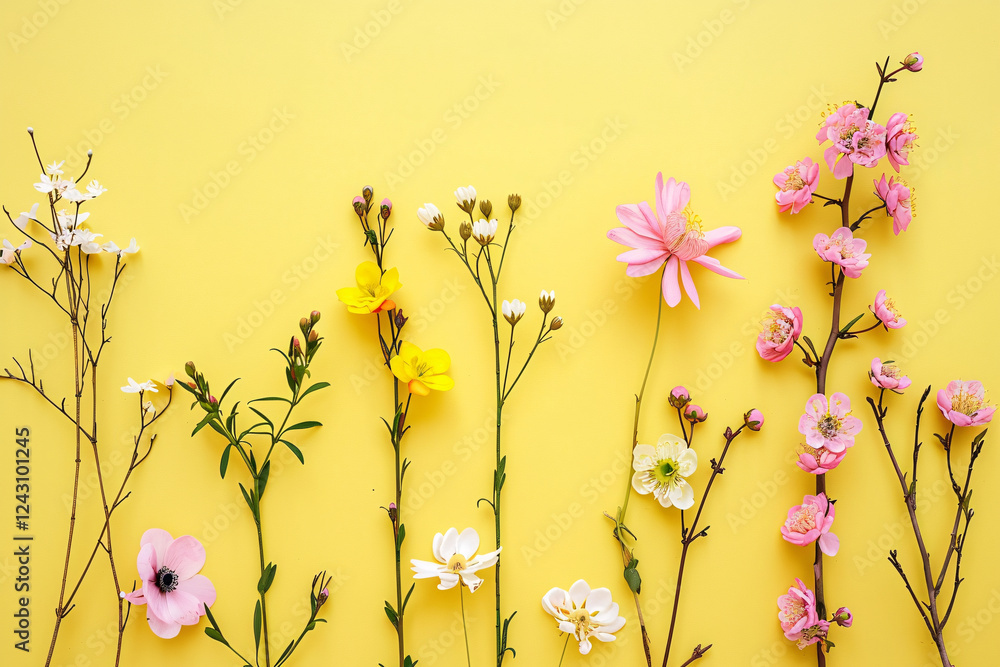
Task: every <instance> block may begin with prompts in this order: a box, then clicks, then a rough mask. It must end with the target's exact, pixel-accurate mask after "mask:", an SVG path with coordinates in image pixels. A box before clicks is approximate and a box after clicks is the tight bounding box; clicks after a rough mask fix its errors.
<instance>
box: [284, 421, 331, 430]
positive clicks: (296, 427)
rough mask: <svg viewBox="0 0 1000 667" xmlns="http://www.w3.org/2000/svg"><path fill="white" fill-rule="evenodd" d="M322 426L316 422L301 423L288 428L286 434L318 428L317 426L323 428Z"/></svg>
mask: <svg viewBox="0 0 1000 667" xmlns="http://www.w3.org/2000/svg"><path fill="white" fill-rule="evenodd" d="M322 425H323V424H322V423H321V422H316V421H308V422H299V423H298V424H292V425H291V426H289V427H288V428H286V429H285V431H284V432H285V433H287V432H288V431H301V430H303V429H307V428H316V427H317V426H322Z"/></svg>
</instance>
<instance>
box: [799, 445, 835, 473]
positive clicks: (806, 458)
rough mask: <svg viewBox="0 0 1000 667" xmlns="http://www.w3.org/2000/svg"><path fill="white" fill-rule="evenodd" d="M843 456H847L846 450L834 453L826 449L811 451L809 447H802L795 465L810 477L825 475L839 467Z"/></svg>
mask: <svg viewBox="0 0 1000 667" xmlns="http://www.w3.org/2000/svg"><path fill="white" fill-rule="evenodd" d="M845 456H847V450H846V449H845V450H844V451H842V452H837V453H834V452H831V451H830V450H828V449H813V448H812V447H810V446H809V445H803V446H802V452H801V453H800V454H799V460H798V461H796V462H795V465H797V466H798V467H799V468H801V469H802V470H803V471H805V472H807V473H810V474H812V475H825V474H826V473H828V472H830V471H831V470H833V469H834V468H836V467H837V466H839V465H840V462H841V461H843V460H844V457H845Z"/></svg>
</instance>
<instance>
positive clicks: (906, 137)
mask: <svg viewBox="0 0 1000 667" xmlns="http://www.w3.org/2000/svg"><path fill="white" fill-rule="evenodd" d="M885 137H886V139H885V154H886V157H888V158H889V164H891V165H892V168H893V169H895V170H896V172H897V173H898V172H899V167H900V165H908V164H910V162H909V160H908V159H907V156H909V154H910V151H911V150H912V149H913V142H914V141H916V140H917V135H916V134H915V133H914V132H913V123H911V122H910V117H909V116H908V115H907V114H905V113H894V114H892V115H891V116H889V122H888V123H886V124H885Z"/></svg>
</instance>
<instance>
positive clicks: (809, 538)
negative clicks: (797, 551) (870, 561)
mask: <svg viewBox="0 0 1000 667" xmlns="http://www.w3.org/2000/svg"><path fill="white" fill-rule="evenodd" d="M835 513H836V511H835V510H834V507H833V504H832V503H830V501H829V500H827V498H826V494H825V493H820V494H819V495H817V496H805V497H804V498H803V499H802V504H801V505H796V506H794V507H792V508H791V509H789V510H788V519H786V520H785V524H784V525H783V526H782V527H781V536H782V537H783V538H785V541H786V542H791V543H792V544H795V545H797V546H800V547H804V546H808V545H810V544H812V543H813V542H815V541H816V540H819V548H820V550H821V551H822V552H823V553H825V554H826V555H827V556H836V555H837V552H838V551H839V550H840V539H839V538H838V537H837V536H836V535H834V534H833V533H831V532H830V528H831V527H832V526H833V518H834V515H835Z"/></svg>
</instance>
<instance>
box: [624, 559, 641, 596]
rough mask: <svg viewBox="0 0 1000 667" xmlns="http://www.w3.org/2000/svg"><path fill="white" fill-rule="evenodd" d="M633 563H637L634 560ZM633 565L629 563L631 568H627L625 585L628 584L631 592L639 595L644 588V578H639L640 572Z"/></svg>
mask: <svg viewBox="0 0 1000 667" xmlns="http://www.w3.org/2000/svg"><path fill="white" fill-rule="evenodd" d="M632 563H636V560H635V559H634V558H633V559H632ZM632 563H629V566H628V567H627V568H625V583H627V584H628V587H629V590H630V591H632V592H633V593H638V592H639V591H640V589H641V588H642V577H640V576H639V570H637V569H636V568H635V565H633V564H632Z"/></svg>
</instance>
